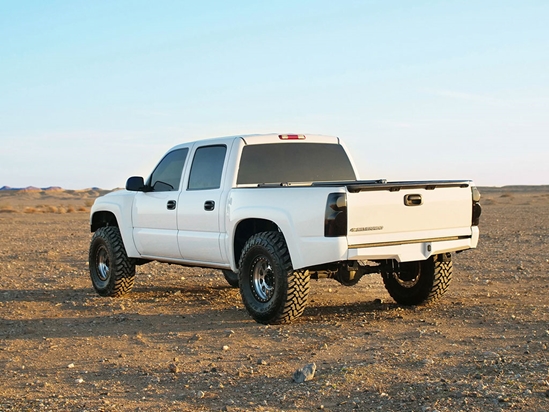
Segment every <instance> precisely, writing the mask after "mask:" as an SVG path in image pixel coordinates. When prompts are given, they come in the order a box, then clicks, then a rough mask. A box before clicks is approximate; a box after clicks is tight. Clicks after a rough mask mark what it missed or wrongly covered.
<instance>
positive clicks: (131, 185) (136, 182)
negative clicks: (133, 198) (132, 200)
mask: <svg viewBox="0 0 549 412" xmlns="http://www.w3.org/2000/svg"><path fill="white" fill-rule="evenodd" d="M126 190H129V191H131V192H144V191H145V181H144V180H143V178H142V177H141V176H132V177H130V178H129V179H128V181H127V182H126Z"/></svg>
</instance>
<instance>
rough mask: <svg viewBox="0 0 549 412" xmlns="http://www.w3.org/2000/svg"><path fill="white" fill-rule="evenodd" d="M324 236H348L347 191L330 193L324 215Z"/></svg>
mask: <svg viewBox="0 0 549 412" xmlns="http://www.w3.org/2000/svg"><path fill="white" fill-rule="evenodd" d="M324 236H325V237H338V236H347V196H346V195H345V193H330V194H329V195H328V201H327V202H326V213H325V216H324Z"/></svg>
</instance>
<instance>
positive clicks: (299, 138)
mask: <svg viewBox="0 0 549 412" xmlns="http://www.w3.org/2000/svg"><path fill="white" fill-rule="evenodd" d="M235 139H242V140H243V141H244V143H245V144H246V145H255V144H269V143H284V142H286V143H331V144H340V140H339V138H338V137H336V136H325V135H319V134H297V133H282V134H279V133H267V134H247V135H244V134H241V135H234V136H224V137H214V138H209V139H203V140H196V141H191V142H187V143H182V144H181V145H178V146H176V147H174V148H172V149H171V150H173V149H176V148H178V147H179V146H183V145H185V146H187V145H189V144H193V143H197V142H201V143H202V142H204V143H209V144H216V143H223V142H227V141H231V140H235Z"/></svg>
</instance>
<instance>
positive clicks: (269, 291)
mask: <svg viewBox="0 0 549 412" xmlns="http://www.w3.org/2000/svg"><path fill="white" fill-rule="evenodd" d="M251 272H252V277H251V279H250V280H251V284H252V290H253V293H254V296H255V297H256V299H257V300H259V301H261V302H268V301H269V300H270V299H271V298H272V297H273V294H274V286H275V278H274V274H273V268H272V266H271V263H270V262H269V260H268V259H267V258H266V257H264V256H260V257H257V258H256V259H255V260H254V262H253V264H252V270H251Z"/></svg>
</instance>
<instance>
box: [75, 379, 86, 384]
mask: <svg viewBox="0 0 549 412" xmlns="http://www.w3.org/2000/svg"><path fill="white" fill-rule="evenodd" d="M74 382H75V383H78V384H80V383H84V379H82V378H78V379H75V380H74Z"/></svg>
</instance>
